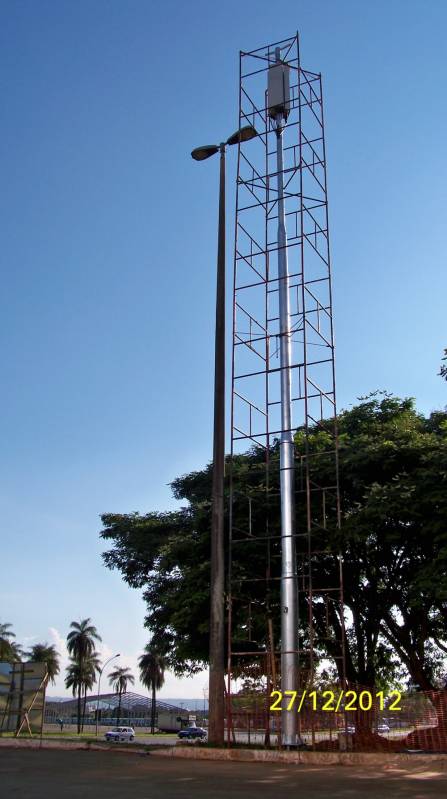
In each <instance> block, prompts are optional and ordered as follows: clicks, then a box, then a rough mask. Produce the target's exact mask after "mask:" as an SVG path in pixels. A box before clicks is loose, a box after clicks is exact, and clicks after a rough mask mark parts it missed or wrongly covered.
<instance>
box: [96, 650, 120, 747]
mask: <svg viewBox="0 0 447 799" xmlns="http://www.w3.org/2000/svg"><path fill="white" fill-rule="evenodd" d="M119 657H120V653H119V652H118V654H117V655H112V657H111V658H109V659H108V660H106V662H105V663H104V665H103V666H102V668H101V669H100V671H99V678H98V694H97V697H96V737H98V713H99V694H100V690H101V677H102V673H103V671H104V669H105V667H106V666H107V664H108V663H110V661H111V660H115V658H119Z"/></svg>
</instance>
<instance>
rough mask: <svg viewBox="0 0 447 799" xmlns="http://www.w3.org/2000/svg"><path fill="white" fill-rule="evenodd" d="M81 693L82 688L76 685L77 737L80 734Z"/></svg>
mask: <svg viewBox="0 0 447 799" xmlns="http://www.w3.org/2000/svg"><path fill="white" fill-rule="evenodd" d="M81 691H82V686H81V685H78V735H80V733H81Z"/></svg>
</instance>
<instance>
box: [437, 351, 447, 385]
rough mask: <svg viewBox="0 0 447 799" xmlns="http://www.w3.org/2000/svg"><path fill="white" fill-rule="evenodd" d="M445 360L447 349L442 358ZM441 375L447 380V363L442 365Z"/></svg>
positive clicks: (446, 358) (446, 359)
mask: <svg viewBox="0 0 447 799" xmlns="http://www.w3.org/2000/svg"><path fill="white" fill-rule="evenodd" d="M442 360H443V361H447V349H446V350H444V357H443V358H442ZM439 374H440V376H441V377H443V378H444V380H447V365H446V366H444V365H441V370H440V372H439Z"/></svg>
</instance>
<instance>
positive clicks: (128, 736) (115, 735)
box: [104, 727, 135, 742]
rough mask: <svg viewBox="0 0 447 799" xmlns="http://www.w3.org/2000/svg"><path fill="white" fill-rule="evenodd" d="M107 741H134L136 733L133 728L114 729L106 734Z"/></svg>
mask: <svg viewBox="0 0 447 799" xmlns="http://www.w3.org/2000/svg"><path fill="white" fill-rule="evenodd" d="M104 737H105V739H106V741H115V742H117V741H133V739H134V738H135V731H134V729H133V728H132V727H114V728H113V729H112V730H108V731H107V732H106V733H105V736H104Z"/></svg>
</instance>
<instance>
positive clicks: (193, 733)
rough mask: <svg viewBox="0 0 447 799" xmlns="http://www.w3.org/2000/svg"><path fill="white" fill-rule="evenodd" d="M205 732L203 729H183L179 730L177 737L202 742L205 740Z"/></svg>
mask: <svg viewBox="0 0 447 799" xmlns="http://www.w3.org/2000/svg"><path fill="white" fill-rule="evenodd" d="M206 736H207V731H206V730H204V729H203V727H185V729H184V730H180V732H179V734H178V737H179V738H201V739H202V740H203V739H204V738H206Z"/></svg>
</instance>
